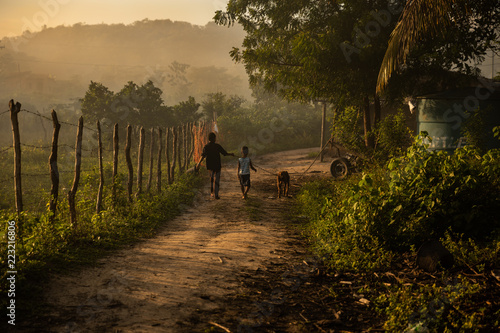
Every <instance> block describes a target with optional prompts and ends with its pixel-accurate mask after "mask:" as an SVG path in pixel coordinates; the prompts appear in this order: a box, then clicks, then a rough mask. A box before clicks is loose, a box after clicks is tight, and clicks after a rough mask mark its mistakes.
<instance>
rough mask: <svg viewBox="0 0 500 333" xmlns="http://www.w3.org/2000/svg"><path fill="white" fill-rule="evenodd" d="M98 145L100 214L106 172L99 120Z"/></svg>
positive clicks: (96, 208)
mask: <svg viewBox="0 0 500 333" xmlns="http://www.w3.org/2000/svg"><path fill="white" fill-rule="evenodd" d="M97 145H98V151H97V154H98V159H99V189H98V191H97V202H96V206H95V212H96V214H99V213H100V212H101V209H102V192H103V190H104V172H103V167H102V139H101V124H100V123H99V120H98V121H97Z"/></svg>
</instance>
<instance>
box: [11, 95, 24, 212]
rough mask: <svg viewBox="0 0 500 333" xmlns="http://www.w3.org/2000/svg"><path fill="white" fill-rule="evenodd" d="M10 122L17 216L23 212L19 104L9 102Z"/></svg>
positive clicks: (12, 101)
mask: <svg viewBox="0 0 500 333" xmlns="http://www.w3.org/2000/svg"><path fill="white" fill-rule="evenodd" d="M9 109H10V121H11V123H12V135H13V139H12V142H13V145H14V192H15V195H16V211H17V213H18V214H19V213H20V212H22V211H23V190H22V182H21V136H20V134H19V120H18V118H17V114H18V113H19V112H21V103H19V102H17V103H15V104H14V100H12V99H11V100H10V102H9Z"/></svg>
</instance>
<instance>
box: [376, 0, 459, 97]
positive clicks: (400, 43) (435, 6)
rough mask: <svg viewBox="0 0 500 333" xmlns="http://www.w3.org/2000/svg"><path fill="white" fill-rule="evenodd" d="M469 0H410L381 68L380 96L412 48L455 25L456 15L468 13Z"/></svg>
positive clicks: (378, 86)
mask: <svg viewBox="0 0 500 333" xmlns="http://www.w3.org/2000/svg"><path fill="white" fill-rule="evenodd" d="M467 8H468V6H467V0H410V1H409V2H408V3H407V4H406V6H405V8H404V10H403V13H402V15H401V18H400V21H399V22H398V24H397V25H396V27H395V28H394V30H393V32H392V34H391V38H390V40H389V44H388V47H387V50H386V53H385V55H384V59H383V61H382V65H381V67H380V71H379V75H378V80H377V92H381V91H383V90H384V88H385V87H386V85H387V83H388V81H389V79H390V77H391V75H392V74H393V73H394V72H395V71H397V70H398V68H399V66H401V65H402V64H404V63H405V61H406V58H407V57H408V54H409V53H410V50H411V48H412V47H413V46H415V45H416V44H417V43H418V42H420V41H421V40H422V38H423V37H424V36H430V37H432V36H437V35H439V34H441V33H443V32H444V31H445V29H446V27H447V26H449V25H450V24H453V15H452V13H453V12H455V11H467Z"/></svg>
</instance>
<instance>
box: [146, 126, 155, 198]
mask: <svg viewBox="0 0 500 333" xmlns="http://www.w3.org/2000/svg"><path fill="white" fill-rule="evenodd" d="M150 145H151V146H150V148H149V177H148V186H147V187H146V192H149V190H150V189H151V183H152V182H153V162H154V158H153V155H154V146H155V129H154V128H152V129H151V142H150Z"/></svg>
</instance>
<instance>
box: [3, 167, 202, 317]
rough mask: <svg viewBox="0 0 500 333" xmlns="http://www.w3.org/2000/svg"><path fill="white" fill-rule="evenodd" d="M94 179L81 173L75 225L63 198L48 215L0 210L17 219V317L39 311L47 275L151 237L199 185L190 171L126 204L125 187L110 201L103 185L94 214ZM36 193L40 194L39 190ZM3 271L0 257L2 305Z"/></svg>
mask: <svg viewBox="0 0 500 333" xmlns="http://www.w3.org/2000/svg"><path fill="white" fill-rule="evenodd" d="M122 178H123V177H122ZM96 182H97V177H96V175H95V174H93V173H84V174H83V176H82V179H81V184H80V187H79V192H78V198H77V200H78V207H77V212H78V225H77V226H71V225H70V224H69V220H68V216H69V213H68V204H67V202H66V201H65V200H63V199H61V201H60V203H59V210H58V213H57V216H56V217H55V219H53V220H51V219H50V218H49V217H50V214H49V213H46V212H41V213H40V212H23V213H22V214H20V215H19V216H17V215H16V214H15V213H12V212H9V211H5V210H4V211H1V212H0V216H1V217H0V218H1V220H2V221H10V220H15V221H16V224H17V236H18V237H17V240H16V256H17V261H16V270H17V272H18V273H17V276H16V279H17V281H16V283H17V285H18V286H22V287H20V288H19V293H16V302H17V304H18V306H17V309H16V313H17V315H18V318H25V319H26V318H29V317H30V316H31V315H32V314H34V313H39V312H40V311H44V308H43V299H42V297H43V286H44V283H46V282H47V281H48V279H49V276H50V275H51V274H53V273H67V272H69V271H71V270H74V269H80V268H82V267H85V266H88V265H93V264H95V263H96V261H97V260H98V259H99V258H102V257H104V256H106V255H109V254H111V253H113V251H115V250H117V249H119V248H121V247H123V246H125V245H130V244H134V243H136V242H138V241H141V240H142V239H145V238H149V237H152V236H154V235H155V234H156V233H157V231H158V230H159V229H160V228H163V227H165V226H167V225H168V221H169V220H171V219H172V218H174V217H175V216H177V215H178V214H179V213H180V207H182V206H183V205H189V204H191V203H192V200H193V198H194V196H195V192H196V191H194V189H196V188H199V187H201V184H202V179H201V177H200V176H199V175H193V174H191V175H182V176H177V178H176V182H175V183H173V184H171V185H164V186H163V188H162V192H161V193H160V194H157V193H156V191H154V192H155V193H153V192H152V193H150V194H148V193H144V194H143V195H141V196H139V197H138V198H137V199H135V200H134V202H133V203H132V204H130V203H128V200H127V196H126V193H125V190H124V189H123V188H122V187H119V188H118V195H117V198H116V200H115V204H114V205H113V200H112V198H111V189H110V188H109V186H106V187H105V198H104V202H105V206H104V210H103V211H102V212H101V213H99V214H96V213H95V196H96V189H97V186H96V184H97V183H96ZM40 197H41V198H43V197H44V196H43V194H42V193H40ZM6 229H7V227H6V224H5V226H4V225H2V230H1V234H2V235H3V237H2V238H1V240H0V250H1V251H2V253H7V239H6V237H5V231H6ZM6 276H7V262H6V257H5V256H2V259H1V267H0V277H1V281H2V284H1V290H0V294H1V295H2V304H1V306H2V308H3V309H6V307H5V306H6V303H5V302H6V301H8V298H7V297H3V296H7V290H8V288H7V284H6ZM4 312H5V310H4ZM4 323H5V322H4ZM4 323H2V325H3V324H4Z"/></svg>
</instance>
